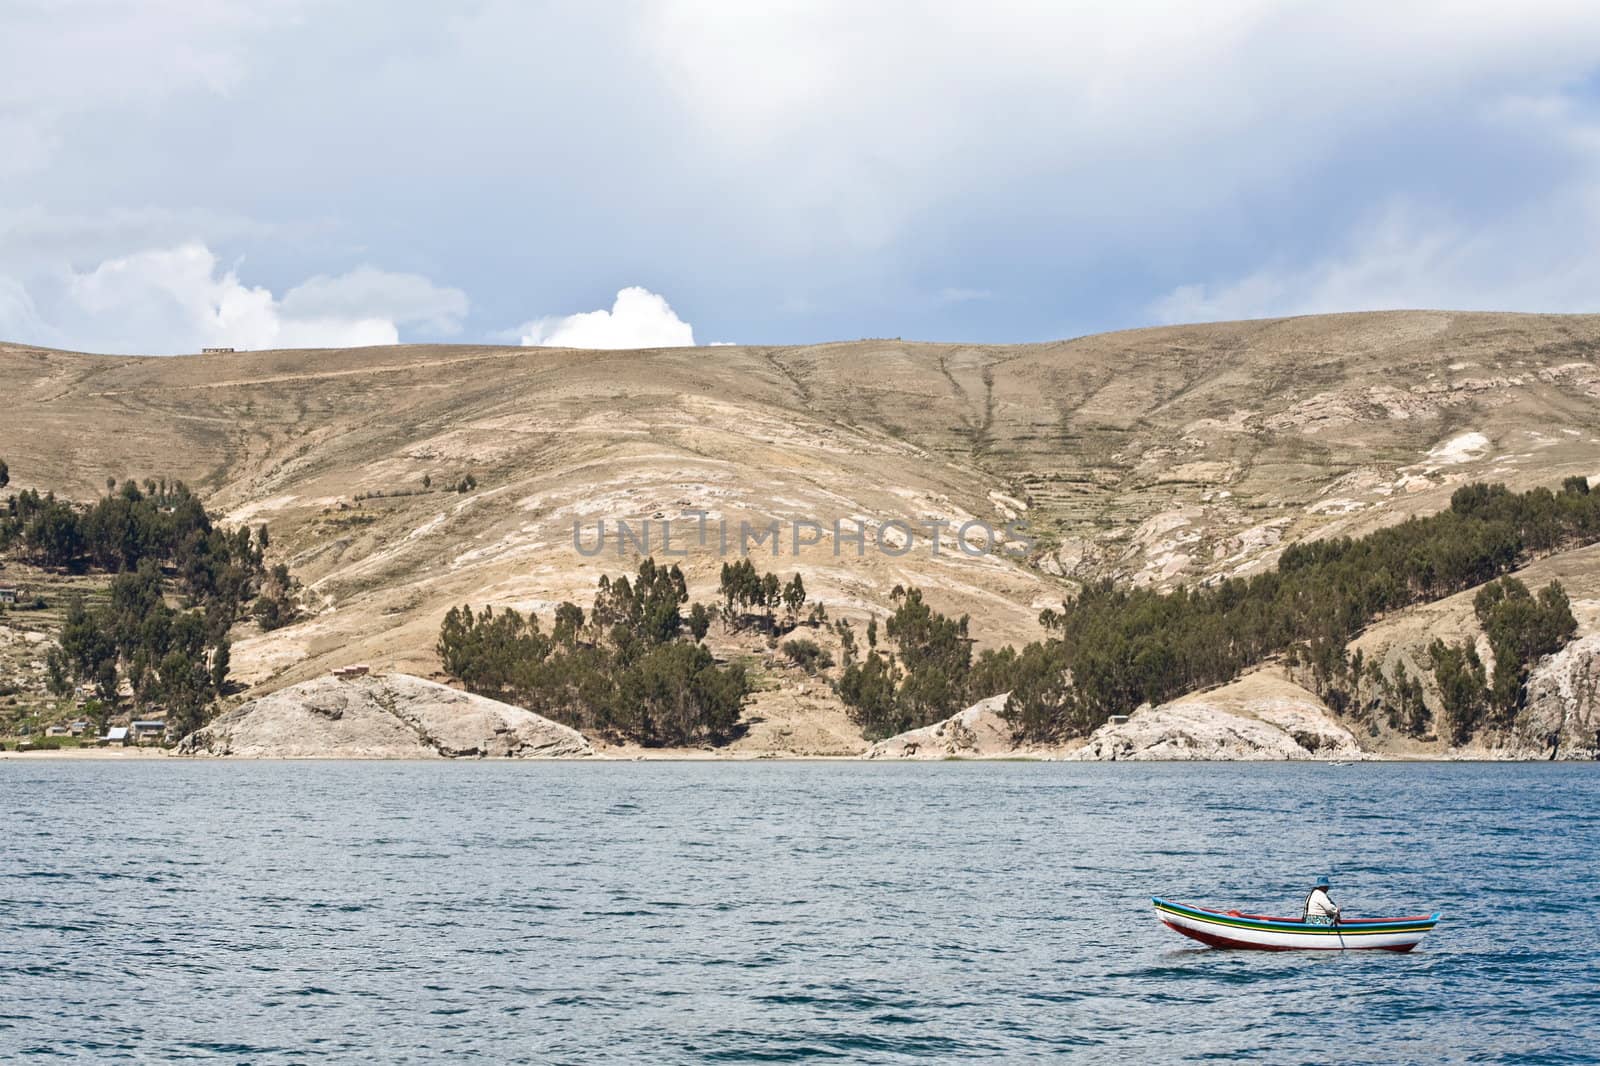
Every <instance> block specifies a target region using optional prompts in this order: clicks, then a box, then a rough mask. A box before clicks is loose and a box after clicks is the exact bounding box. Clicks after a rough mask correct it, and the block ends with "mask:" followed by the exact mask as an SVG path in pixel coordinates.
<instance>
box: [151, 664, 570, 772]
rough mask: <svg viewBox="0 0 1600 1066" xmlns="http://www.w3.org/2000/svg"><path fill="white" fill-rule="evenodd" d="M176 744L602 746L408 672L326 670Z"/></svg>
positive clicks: (319, 749) (382, 749)
mask: <svg viewBox="0 0 1600 1066" xmlns="http://www.w3.org/2000/svg"><path fill="white" fill-rule="evenodd" d="M178 751H179V752H180V753H181V754H187V755H235V756H243V757H248V758H268V759H272V758H277V759H304V758H338V759H434V758H441V757H442V758H458V757H472V756H510V757H515V758H573V757H582V756H588V755H593V754H594V751H593V749H592V748H591V747H590V746H589V742H588V740H586V739H585V738H584V736H583V734H581V733H579V732H578V731H577V730H575V729H571V728H569V727H567V726H564V725H561V724H560V723H558V722H552V721H550V719H548V718H544V717H541V716H540V715H537V714H534V713H533V712H532V711H527V710H524V709H522V708H521V707H513V706H511V705H510V704H508V703H501V702H499V701H498V700H491V699H487V698H485V697H483V696H474V695H472V694H471V693H467V692H461V691H458V690H456V689H453V688H450V687H448V686H446V685H440V684H437V683H435V682H432V681H425V680H423V679H422V678H420V677H412V676H410V675H408V674H378V675H369V676H366V677H358V678H351V679H348V680H341V679H339V678H334V677H320V678H316V679H315V680H312V681H306V682H303V683H301V684H298V685H294V686H291V687H289V688H286V689H281V690H280V691H278V692H274V693H272V694H271V695H267V696H263V697H261V698H260V699H256V700H251V701H249V702H248V703H244V704H241V705H240V706H238V707H236V708H234V709H233V710H231V711H228V712H227V713H225V714H223V715H221V716H219V717H218V718H217V719H216V720H215V721H213V722H212V723H211V724H210V725H208V726H206V727H205V728H203V729H200V730H198V731H196V732H195V733H192V734H190V735H189V736H187V737H185V738H184V739H183V740H182V741H181V742H180V743H179V745H178Z"/></svg>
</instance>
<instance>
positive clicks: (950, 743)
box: [861, 692, 1016, 759]
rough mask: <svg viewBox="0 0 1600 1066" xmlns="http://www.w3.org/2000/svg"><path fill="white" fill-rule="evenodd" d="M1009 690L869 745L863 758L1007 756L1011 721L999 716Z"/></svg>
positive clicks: (1011, 750)
mask: <svg viewBox="0 0 1600 1066" xmlns="http://www.w3.org/2000/svg"><path fill="white" fill-rule="evenodd" d="M1010 696H1011V693H1009V692H1002V693H1001V694H1000V695H998V696H990V697H989V698H988V699H985V700H979V701H978V702H977V703H974V704H973V705H972V706H971V707H968V708H967V709H966V710H964V711H961V712H959V713H957V714H953V715H951V716H950V717H949V718H946V719H945V720H944V721H942V722H935V723H933V724H932V725H928V726H923V727H922V728H921V729H913V730H911V731H909V732H906V733H899V734H896V735H895V736H892V737H889V738H887V739H885V740H880V741H878V742H877V743H876V744H874V745H872V747H870V748H868V749H867V751H866V753H865V754H864V755H862V756H861V757H862V758H863V759H949V758H959V757H962V756H965V757H967V758H983V757H984V756H994V755H1009V754H1011V753H1012V752H1013V751H1014V750H1015V747H1016V745H1015V744H1013V743H1012V740H1011V723H1009V722H1007V721H1006V720H1005V719H1004V718H1002V717H1001V716H1000V712H1001V711H1003V710H1004V709H1005V706H1006V700H1007V699H1009V698H1010Z"/></svg>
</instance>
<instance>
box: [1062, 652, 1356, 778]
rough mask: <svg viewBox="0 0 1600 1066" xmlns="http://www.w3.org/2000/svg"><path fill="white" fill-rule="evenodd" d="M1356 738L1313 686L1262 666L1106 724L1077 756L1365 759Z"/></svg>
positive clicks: (1072, 754)
mask: <svg viewBox="0 0 1600 1066" xmlns="http://www.w3.org/2000/svg"><path fill="white" fill-rule="evenodd" d="M1366 757H1367V756H1366V755H1365V753H1364V752H1362V750H1361V748H1360V747H1359V746H1358V745H1357V743H1356V738H1355V736H1354V735H1353V734H1352V733H1351V732H1350V731H1349V730H1348V729H1346V728H1345V727H1344V726H1343V725H1341V724H1340V723H1339V722H1338V721H1336V720H1335V719H1334V717H1333V716H1332V714H1331V713H1329V711H1328V709H1327V707H1325V706H1323V704H1322V702H1321V701H1320V700H1318V699H1317V698H1316V697H1315V696H1313V695H1312V694H1311V693H1310V692H1307V691H1306V690H1305V689H1303V688H1301V687H1300V686H1299V685H1296V684H1294V683H1293V682H1291V681H1289V680H1288V679H1287V678H1285V677H1283V676H1282V675H1281V674H1278V673H1276V672H1275V671H1270V670H1261V671H1257V672H1255V673H1252V674H1247V675H1245V676H1244V677H1242V678H1240V679H1239V680H1237V681H1234V682H1233V683H1231V684H1228V685H1224V686H1222V687H1221V688H1217V689H1213V690H1211V691H1209V692H1203V693H1199V694H1196V695H1192V696H1184V697H1181V698H1179V699H1176V700H1173V701H1171V702H1170V703H1163V704H1162V705H1161V706H1159V707H1150V706H1148V705H1146V706H1145V707H1141V708H1140V709H1139V710H1137V711H1135V712H1134V713H1133V714H1132V715H1131V716H1129V717H1128V719H1127V720H1126V721H1123V722H1112V723H1108V724H1106V725H1104V726H1101V727H1100V728H1099V729H1098V730H1096V731H1095V732H1094V734H1093V735H1091V736H1090V737H1089V740H1088V742H1087V743H1086V744H1084V745H1083V746H1082V747H1081V748H1078V749H1076V750H1075V751H1072V752H1069V753H1067V755H1066V756H1065V758H1067V759H1074V760H1103V761H1113V760H1125V759H1130V760H1270V759H1313V758H1316V759H1360V758H1366Z"/></svg>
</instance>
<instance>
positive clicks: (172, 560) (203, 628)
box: [0, 479, 295, 731]
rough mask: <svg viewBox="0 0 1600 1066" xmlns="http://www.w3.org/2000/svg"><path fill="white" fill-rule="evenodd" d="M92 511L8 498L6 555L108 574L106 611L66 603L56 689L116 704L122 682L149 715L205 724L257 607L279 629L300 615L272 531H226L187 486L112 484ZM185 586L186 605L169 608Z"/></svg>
mask: <svg viewBox="0 0 1600 1066" xmlns="http://www.w3.org/2000/svg"><path fill="white" fill-rule="evenodd" d="M106 489H107V492H106V495H104V496H102V497H101V498H100V499H98V500H96V501H95V502H94V503H93V504H90V505H88V506H78V505H74V504H72V503H69V502H66V501H63V500H60V499H57V498H56V497H55V495H54V494H45V495H42V496H41V495H40V494H39V493H37V492H34V491H31V490H29V491H25V492H21V493H16V494H13V495H11V496H9V497H8V498H7V499H6V502H5V506H4V510H3V512H0V549H13V548H14V549H16V550H18V551H20V553H21V554H22V555H23V556H25V557H27V558H28V559H30V560H31V561H34V562H37V563H39V564H42V565H46V566H57V567H63V568H68V569H71V570H74V571H78V572H85V571H95V570H101V571H105V572H108V573H111V574H114V575H115V576H114V577H113V578H112V581H111V585H110V589H109V597H108V600H107V602H105V603H103V604H100V605H97V606H93V607H91V606H88V605H87V604H86V603H85V602H84V600H83V599H82V597H74V598H73V599H72V600H71V601H69V602H68V604H67V610H66V614H65V616H64V619H63V625H62V632H61V640H60V646H59V647H58V648H55V649H52V650H51V652H50V653H49V655H48V659H47V663H46V667H47V674H48V678H49V684H50V687H51V689H52V691H54V692H55V693H56V694H57V695H66V694H67V693H68V692H70V691H71V689H72V686H73V684H74V683H75V682H76V683H80V684H90V685H92V686H93V687H94V689H95V691H96V693H97V694H98V696H99V697H100V699H101V700H102V701H104V702H106V703H109V704H114V703H115V702H116V700H117V698H118V691H119V689H120V686H121V684H122V682H123V681H126V682H127V683H128V685H129V687H130V688H131V690H132V692H133V698H134V700H135V702H136V704H138V705H139V706H141V707H145V706H159V707H164V708H165V709H166V710H167V712H168V716H169V718H170V719H171V720H172V721H173V722H175V723H176V725H177V728H178V729H179V730H180V731H187V730H190V729H193V728H195V727H197V726H199V725H200V724H202V722H203V720H204V718H205V715H206V712H207V710H208V708H209V707H210V705H211V703H212V701H213V700H214V699H215V698H216V697H217V696H218V695H219V694H221V692H222V691H223V689H224V687H225V685H226V683H227V676H228V665H229V662H228V660H229V651H230V645H229V640H228V631H229V630H230V629H231V628H232V627H233V625H234V623H235V622H237V621H238V620H239V618H240V617H241V616H242V615H243V614H244V612H245V611H246V609H247V608H249V607H250V605H252V603H253V605H254V614H255V615H256V617H257V618H259V619H262V623H263V625H264V626H267V627H268V628H270V627H271V625H275V624H285V623H286V622H288V621H290V620H292V618H293V616H294V610H295V609H294V605H293V579H292V578H291V577H290V575H289V571H288V568H287V567H285V566H283V565H281V564H280V565H279V566H276V567H274V568H273V570H272V572H271V573H270V574H269V573H268V572H267V571H266V570H265V566H264V562H263V554H264V552H265V549H266V547H267V543H268V538H267V530H266V527H265V526H262V527H260V528H259V529H257V530H254V531H252V530H251V529H249V528H247V527H239V528H236V529H225V528H222V527H220V526H218V525H216V524H214V522H213V521H212V518H211V516H210V515H209V514H208V513H207V512H206V509H205V507H204V505H203V504H202V503H201V501H200V499H199V497H197V496H195V495H194V493H193V492H191V491H190V490H189V488H188V486H186V485H184V484H183V483H182V482H181V481H171V482H169V481H167V480H165V479H162V480H160V481H157V480H148V481H145V482H144V483H143V485H142V486H141V485H140V484H139V483H137V482H134V481H128V482H125V483H124V484H123V485H122V486H121V487H120V489H119V488H118V487H117V484H116V482H115V480H108V481H107V484H106ZM169 585H172V586H175V591H176V592H177V593H178V599H179V606H176V607H174V606H172V605H170V604H168V602H167V596H166V593H167V588H168V586H169Z"/></svg>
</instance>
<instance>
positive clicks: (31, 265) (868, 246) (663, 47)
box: [0, 0, 1600, 353]
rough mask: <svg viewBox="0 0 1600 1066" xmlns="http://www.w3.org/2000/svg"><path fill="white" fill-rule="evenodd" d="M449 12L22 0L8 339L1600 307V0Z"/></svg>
mask: <svg viewBox="0 0 1600 1066" xmlns="http://www.w3.org/2000/svg"><path fill="white" fill-rule="evenodd" d="M428 7H431V8H433V10H427V9H425V7H424V5H405V4H390V3H378V2H370V0H329V2H326V3H318V2H311V0H281V2H258V3H250V4H236V3H231V2H228V0H220V2H217V3H212V4H208V5H195V4H188V3H175V2H174V3H160V2H150V3H141V4H132V3H121V2H117V0H69V2H66V3H44V2H36V0H0V339H6V340H13V341H24V342H30V343H38V344H47V345H53V346H58V347H68V348H80V349H87V350H95V351H115V352H157V353H159V352H173V351H192V350H195V349H196V348H198V347H201V346H203V345H232V346H235V347H240V348H258V347H268V346H309V345H342V344H356V343H382V342H387V341H393V340H397V339H398V340H402V341H435V340H443V341H461V342H479V341H495V342H504V343H519V342H522V343H556V344H572V345H576V346H587V347H606V346H635V345H650V344H684V343H699V344H710V343H714V342H735V343H747V344H762V343H773V344H778V343H784V344H787V343H803V342H812V341H826V340H835V339H848V338H855V337H863V336H902V337H906V338H916V339H929V340H955V341H987V342H1014V341H1031V340H1045V339H1050V338H1056V337H1064V336H1072V335H1076V334H1080V333H1086V332H1093V331H1098V330H1104V329H1114V328H1121V327H1127V326H1139V325H1149V324H1156V323H1162V322H1173V321H1195V320H1214V319H1227V318H1239V317H1258V316H1263V315H1276V314H1296V313H1311V312H1322V311H1341V310H1362V309H1371V308H1387V307H1448V308H1471V309H1500V310H1523V311H1592V310H1600V306H1597V302H1600V301H1597V294H1600V108H1597V103H1600V99H1597V97H1600V93H1597V84H1600V83H1597V81H1596V78H1597V75H1600V8H1597V7H1596V6H1595V5H1593V4H1590V3H1567V2H1542V0H1533V2H1531V3H1524V4H1519V5H1506V4H1503V3H1496V4H1487V3H1486V4H1472V3H1453V4H1448V5H1446V4H1404V3H1395V2H1388V3H1383V4H1378V3H1360V2H1357V3H1350V4H1341V5H1326V4H1320V3H1319V4H1311V3H1260V2H1237V3H1234V2H1227V0H1219V2H1218V3H1212V4H1204V5H1194V4H1173V3H1154V2H1147V3H1140V2H1133V3H1127V2H1123V3H1117V4H1106V5H1104V6H1100V7H1096V6H1093V5H1063V4H1056V3H1008V2H998V3H990V4H972V3H952V4H939V3H925V2H923V3H900V2H896V0H877V2H875V3H872V4H860V3H843V2H839V3H835V2H832V0H814V2H809V3H792V4H777V3H774V4H768V5H750V4H732V3H665V2H664V3H656V4H629V3H620V2H619V3H607V4H593V5H585V4H576V3H568V4H537V3H498V2H470V0H469V2H464V3H458V4H455V5H451V6H450V7H449V12H448V13H444V9H443V6H442V5H428ZM1335 7H1336V10H1334V8H1335Z"/></svg>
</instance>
